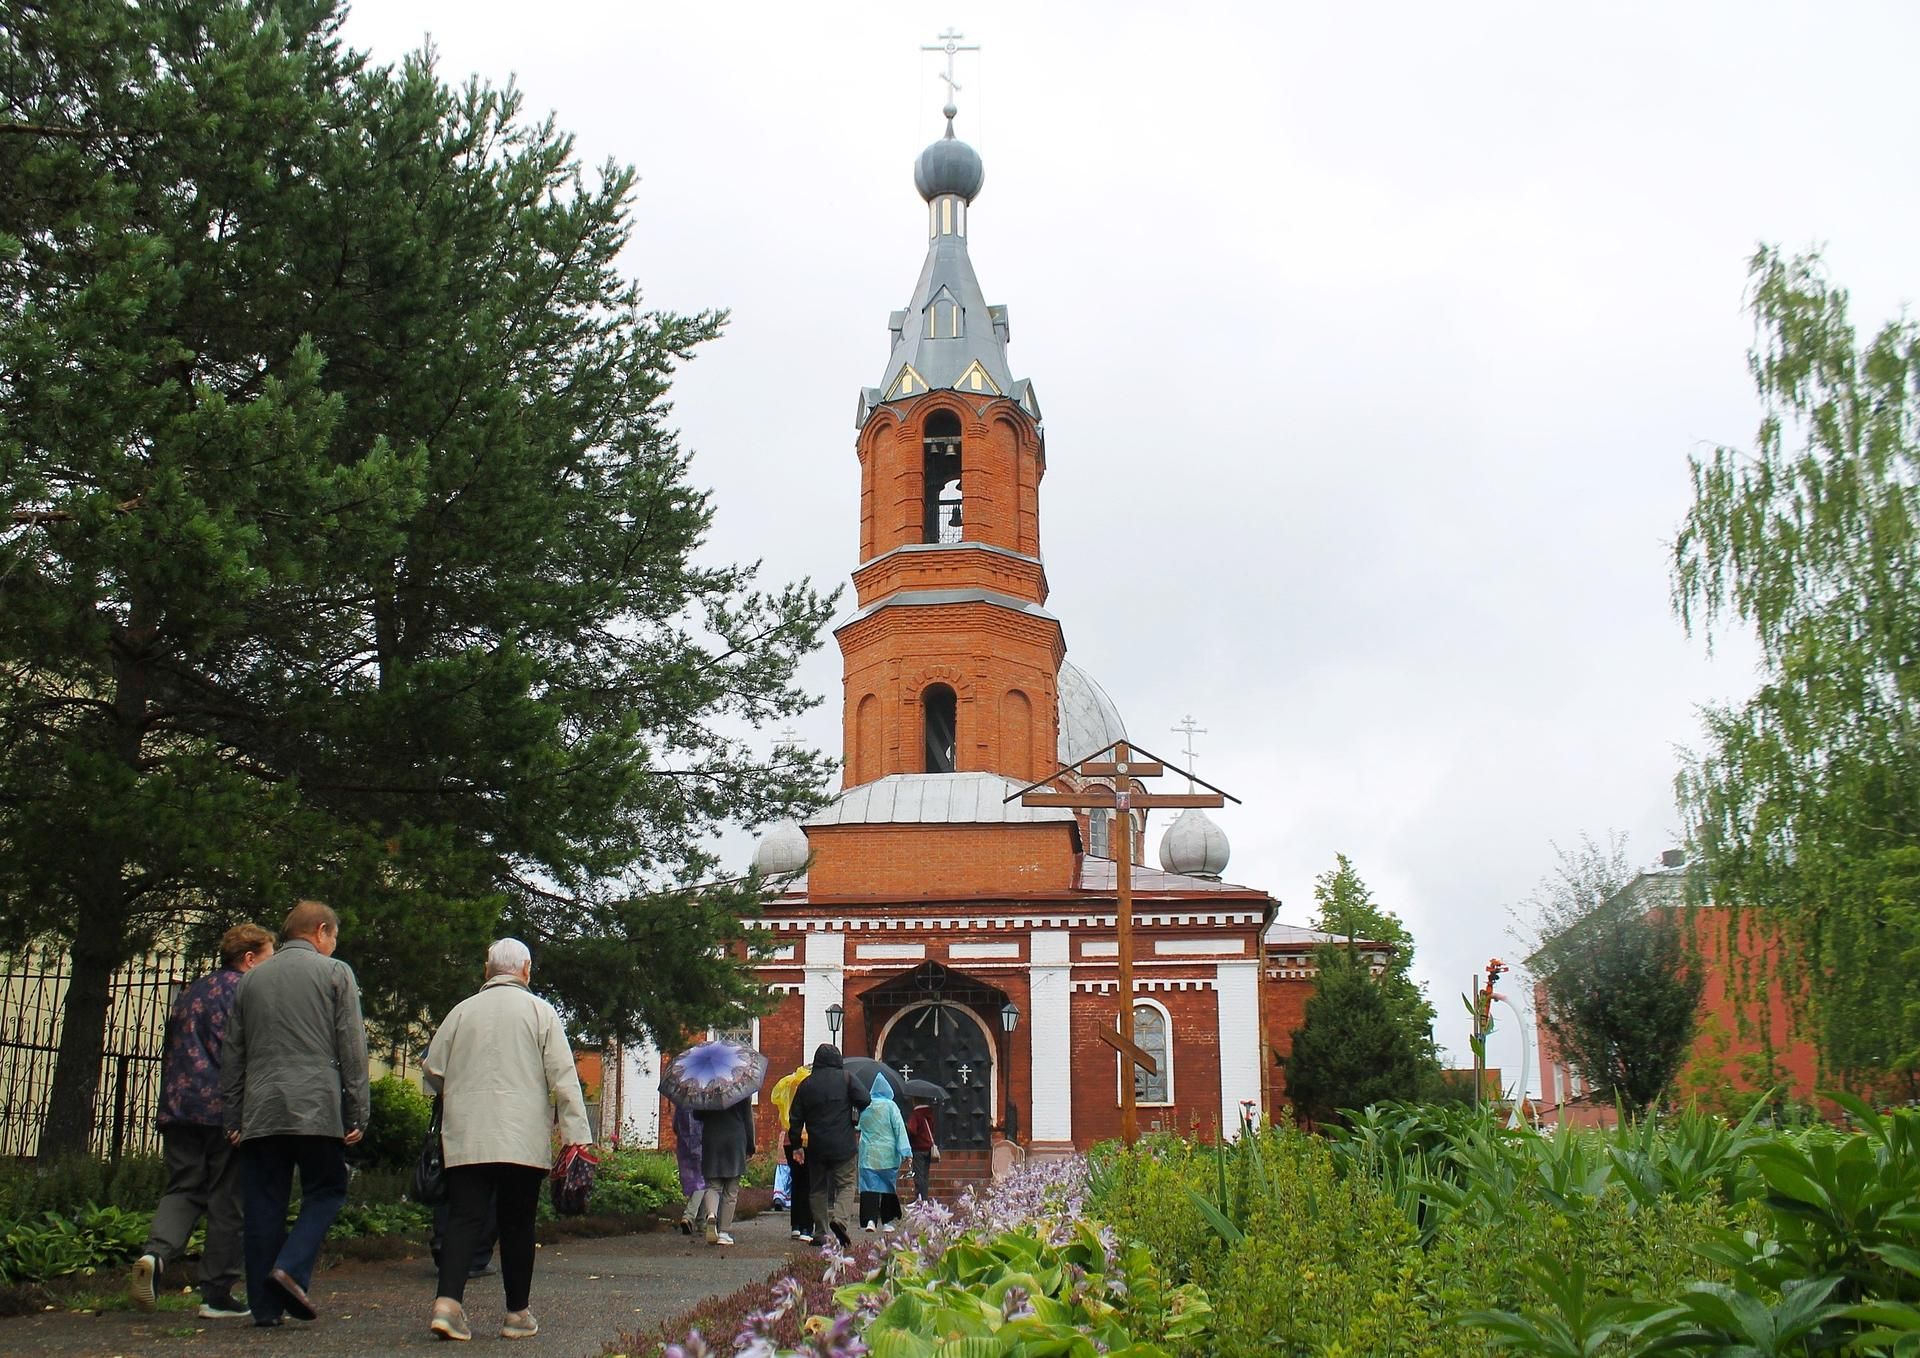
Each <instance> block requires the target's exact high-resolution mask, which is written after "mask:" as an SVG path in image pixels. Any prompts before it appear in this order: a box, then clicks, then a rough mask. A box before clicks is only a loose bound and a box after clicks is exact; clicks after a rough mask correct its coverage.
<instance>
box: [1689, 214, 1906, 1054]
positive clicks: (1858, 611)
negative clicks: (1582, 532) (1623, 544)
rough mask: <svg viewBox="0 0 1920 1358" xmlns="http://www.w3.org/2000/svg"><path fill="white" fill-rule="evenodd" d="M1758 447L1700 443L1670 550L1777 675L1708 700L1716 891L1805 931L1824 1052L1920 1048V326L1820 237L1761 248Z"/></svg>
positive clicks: (1696, 608)
mask: <svg viewBox="0 0 1920 1358" xmlns="http://www.w3.org/2000/svg"><path fill="white" fill-rule="evenodd" d="M1751 278H1752V310H1753V316H1754V322H1755V330H1756V340H1755V343H1754V347H1753V350H1752V353H1751V356H1750V366H1751V368H1752V372H1753V377H1754V383H1755V386H1756V388H1757V389H1758V392H1759V396H1760V401H1761V407H1762V414H1761V420H1760V427H1759V432H1758V435H1757V437H1756V440H1755V443H1754V446H1753V447H1751V448H1731V447H1723V448H1716V449H1715V450H1714V451H1713V453H1712V455H1711V456H1709V457H1705V458H1697V459H1695V460H1694V462H1693V464H1692V465H1693V488H1694V504H1693V508H1692V509H1691V511H1690V512H1689V513H1688V515H1687V518H1686V521H1685V523H1684V525H1683V526H1682V529H1681V531H1680V534H1679V537H1678V538H1677V540H1676V541H1675V543H1674V548H1673V569H1674V575H1673V599H1674V605H1675V608H1676V610H1677V611H1678V613H1679V615H1680V618H1681V620H1682V621H1683V623H1684V624H1685V625H1686V627H1687V628H1688V630H1689V631H1690V632H1691V631H1701V632H1705V633H1706V634H1707V636H1708V638H1709V640H1711V636H1712V630H1713V629H1714V628H1715V627H1716V626H1718V625H1722V624H1726V623H1733V624H1737V625H1740V626H1743V627H1745V628H1748V629H1750V630H1751V632H1752V634H1753V636H1754V637H1755V639H1756V640H1757V641H1758V643H1759V648H1760V655H1761V661H1762V668H1763V675H1764V678H1763V682H1762V684H1761V686H1760V688H1759V690H1758V691H1757V692H1755V693H1754V694H1753V696H1752V697H1750V698H1749V699H1748V700H1747V701H1746V702H1744V703H1742V704H1737V705H1732V706H1727V707H1720V708H1715V709H1712V710H1710V711H1709V712H1708V713H1707V715H1706V738H1705V741H1704V744H1703V747H1702V749H1701V750H1700V751H1699V752H1698V753H1697V754H1696V755H1694V756H1693V757H1691V758H1690V759H1689V761H1688V763H1687V765H1686V767H1685V769H1684V770H1683V772H1682V774H1681V776H1680V779H1679V790H1680V795H1681V799H1682V803H1683V805H1684V806H1685V808H1686V809H1687V811H1688V813H1689V819H1690V822H1691V824H1692V825H1693V827H1694V843H1695V850H1696V854H1697V857H1698V860H1699V862H1700V864H1701V865H1702V867H1703V869H1704V885H1705V888H1706V889H1707V890H1708V891H1710V892H1711V893H1712V896H1713V898H1714V899H1715V900H1716V901H1718V902H1721V903H1724V904H1728V905H1735V906H1751V907H1757V908H1760V909H1762V910H1764V911H1766V912H1767V914H1768V915H1769V916H1770V917H1771V918H1772V919H1773V920H1774V921H1775V922H1776V923H1777V924H1779V925H1780V926H1782V928H1783V930H1784V932H1785V933H1786V935H1787V937H1788V938H1789V939H1790V940H1791V941H1792V942H1793V943H1794V945H1795V947H1794V955H1795V956H1796V957H1797V959H1798V961H1799V964H1800V968H1801V973H1802V979H1803V980H1804V981H1805V982H1806V985H1807V989H1808V992H1809V994H1810V996H1811V999H1812V1001H1813V1005H1812V1012H1813V1014H1814V1015H1815V1016H1816V1018H1817V1031H1818V1035H1819V1043H1820V1047H1821V1051H1822V1055H1823V1059H1824V1061H1825V1063H1826V1064H1827V1065H1828V1067H1829V1068H1830V1069H1832V1070H1834V1071H1835V1072H1836V1073H1837V1074H1839V1075H1840V1076H1841V1077H1842V1078H1844V1079H1850V1080H1866V1081H1873V1080H1875V1079H1877V1078H1880V1077H1882V1076H1884V1075H1885V1074H1886V1073H1888V1072H1900V1073H1903V1074H1904V1075H1905V1076H1906V1078H1907V1081H1908V1083H1909V1089H1910V1090H1911V1089H1912V1088H1913V1084H1914V1073H1915V1070H1916V1066H1917V1065H1920V981H1917V980H1916V978H1915V973H1914V971H1913V969H1912V968H1911V967H1907V966H1903V965H1895V964H1893V963H1892V961H1891V959H1893V958H1896V957H1900V956H1904V955H1913V954H1915V953H1916V951H1920V910H1917V909H1916V902H1915V899H1914V892H1913V887H1912V881H1913V871H1912V867H1911V864H1912V862H1913V861H1914V860H1913V853H1914V851H1915V850H1916V849H1920V665H1916V663H1915V659H1914V658H1915V656H1916V655H1920V443H1917V442H1916V429H1917V426H1920V325H1916V323H1915V322H1913V321H1911V320H1904V319H1903V320H1900V321H1897V322H1893V323H1889V324H1887V325H1885V326H1883V327H1882V328H1881V329H1880V330H1879V331H1878V332H1877V333H1876V334H1875V335H1874V336H1873V337H1872V338H1871V339H1869V340H1867V341H1865V342H1864V343H1862V342H1861V340H1860V339H1859V337H1858V336H1857V335H1856V333H1855V331H1854V328H1853V324H1852V322H1851V320H1850V319H1849V316H1848V299H1847V294H1846V293H1845V291H1843V290H1841V289H1839V288H1837V287H1835V286H1833V284H1832V283H1831V282H1829V281H1828V279H1827V277H1826V274H1825V272H1824V269H1823V267H1822V264H1821V261H1820V260H1819V258H1818V257H1817V256H1810V257H1799V258H1786V257H1783V256H1782V255H1781V254H1780V253H1779V252H1778V251H1776V250H1774V249H1771V248H1763V249H1761V250H1760V251H1759V252H1758V253H1757V254H1756V255H1755V256H1754V259H1753V262H1752V268H1751Z"/></svg>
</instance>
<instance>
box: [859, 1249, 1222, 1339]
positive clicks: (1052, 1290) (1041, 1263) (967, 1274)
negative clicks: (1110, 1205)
mask: <svg viewBox="0 0 1920 1358" xmlns="http://www.w3.org/2000/svg"><path fill="white" fill-rule="evenodd" d="M894 1268H895V1269H896V1270H897V1271H896V1272H895V1273H894V1275H893V1276H892V1277H891V1278H890V1279H889V1280H887V1281H886V1282H885V1283H881V1282H878V1281H875V1282H862V1283H855V1284H853V1285H851V1286H848V1287H843V1288H841V1289H840V1290H839V1291H838V1292H836V1293H835V1294H834V1302H835V1304H836V1305H838V1306H841V1307H845V1308H846V1309H848V1310H851V1311H858V1310H859V1309H860V1308H861V1305H862V1303H863V1302H874V1303H882V1306H881V1309H880V1311H879V1313H878V1314H877V1315H875V1316H874V1318H873V1320H872V1321H871V1322H870V1323H869V1324H868V1325H867V1327H866V1329H865V1331H864V1332H863V1333H862V1336H861V1337H862V1339H863V1340H864V1341H865V1342H866V1344H867V1345H868V1348H869V1350H870V1351H871V1352H872V1353H873V1354H874V1355H875V1358H1023V1355H1039V1354H1052V1355H1061V1358H1094V1355H1096V1354H1100V1353H1106V1354H1109V1355H1113V1356H1114V1358H1169V1356H1170V1355H1171V1354H1173V1353H1176V1352H1185V1351H1199V1352H1207V1351H1210V1344H1209V1342H1208V1341H1209V1338H1210V1334H1211V1329H1212V1319H1213V1316H1212V1308H1211V1307H1210V1306H1209V1305H1208V1303H1207V1298H1206V1294H1205V1293H1204V1292H1202V1291H1201V1290H1200V1289H1199V1288H1198V1287H1196V1286H1194V1285H1193V1284H1191V1283H1188V1284H1183V1285H1181V1286H1178V1287H1168V1286H1166V1285H1165V1283H1164V1282H1163V1281H1162V1278H1161V1273H1160V1270H1159V1269H1158V1268H1157V1267H1156V1265H1155V1263H1154V1260H1153V1256H1152V1255H1151V1254H1150V1253H1149V1252H1148V1250H1147V1249H1146V1248H1145V1247H1144V1246H1142V1245H1138V1244H1135V1245H1131V1246H1125V1247H1121V1248H1119V1249H1117V1250H1114V1251H1111V1252H1110V1251H1109V1249H1108V1246H1107V1244H1106V1243H1105V1242H1103V1241H1102V1239H1101V1236H1100V1232H1099V1231H1098V1230H1097V1229H1096V1228H1095V1227H1094V1226H1093V1225H1092V1224H1090V1223H1087V1222H1081V1223H1080V1224H1079V1225H1077V1226H1076V1227H1075V1228H1074V1229H1073V1231H1072V1234H1071V1235H1070V1236H1069V1237H1068V1239H1067V1240H1066V1242H1065V1243H1063V1244H1056V1243H1052V1242H1050V1241H1049V1240H1048V1239H1047V1238H1045V1237H1044V1236H1043V1235H1042V1234H1041V1233H1040V1232H1039V1231H1038V1230H1036V1229H1034V1228H1031V1227H1027V1228H1022V1229H1019V1230H1015V1231H1008V1232H1006V1233H1004V1234H1002V1235H999V1236H997V1237H995V1238H994V1239H992V1240H989V1241H978V1240H972V1239H963V1240H961V1241H959V1242H957V1243H955V1244H953V1245H950V1246H948V1247H947V1249H946V1250H945V1251H944V1252H943V1253H942V1254H941V1255H940V1257H939V1259H937V1260H936V1261H935V1262H934V1263H933V1264H932V1265H931V1266H928V1267H925V1268H922V1267H920V1266H918V1265H917V1263H915V1262H914V1261H913V1257H912V1256H911V1255H906V1254H896V1255H895V1256H894Z"/></svg>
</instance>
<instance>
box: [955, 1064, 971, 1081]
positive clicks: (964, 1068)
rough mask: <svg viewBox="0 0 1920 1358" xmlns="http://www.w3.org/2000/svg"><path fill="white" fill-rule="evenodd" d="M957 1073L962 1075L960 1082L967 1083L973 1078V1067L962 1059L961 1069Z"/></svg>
mask: <svg viewBox="0 0 1920 1358" xmlns="http://www.w3.org/2000/svg"><path fill="white" fill-rule="evenodd" d="M955 1073H956V1074H958V1075H959V1076H960V1083H961V1084H965V1083H966V1082H967V1081H968V1080H971V1079H972V1078H973V1067H972V1066H970V1065H968V1064H967V1063H966V1062H965V1061H962V1062H961V1063H960V1069H959V1070H958V1071H957V1072H955Z"/></svg>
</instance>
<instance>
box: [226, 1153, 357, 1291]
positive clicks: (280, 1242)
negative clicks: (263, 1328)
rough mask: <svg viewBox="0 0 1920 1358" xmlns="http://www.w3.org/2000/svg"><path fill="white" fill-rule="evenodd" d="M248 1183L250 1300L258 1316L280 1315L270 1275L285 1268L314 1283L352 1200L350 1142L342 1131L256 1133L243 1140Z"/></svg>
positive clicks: (243, 1168) (242, 1158)
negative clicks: (296, 1199)
mask: <svg viewBox="0 0 1920 1358" xmlns="http://www.w3.org/2000/svg"><path fill="white" fill-rule="evenodd" d="M240 1168H241V1173H242V1177H243V1179H244V1180H245V1183H246V1209H245V1222H246V1230H245V1235H246V1259H247V1305H248V1306H249V1307H251V1308H252V1310H253V1318H254V1319H255V1320H257V1321H261V1320H263V1321H266V1322H268V1323H272V1322H273V1321H276V1320H278V1319H280V1317H281V1315H282V1314H283V1308H282V1307H281V1305H280V1298H279V1294H277V1293H275V1292H272V1291H269V1290H268V1288H267V1274H269V1273H271V1272H273V1270H274V1269H276V1268H281V1269H285V1270H286V1271H287V1273H288V1274H289V1275H290V1276H291V1277H292V1278H293V1280H294V1281H295V1282H297V1283H299V1284H300V1286H301V1287H303V1288H308V1287H312V1286H313V1266H314V1264H315V1263H317V1262H318V1261H319V1258H320V1247H321V1246H322V1245H324V1244H325V1243H326V1239H327V1228H328V1227H329V1226H331V1225H333V1219H334V1218H335V1217H337V1216H339V1215H340V1209H341V1207H342V1206H344V1205H345V1204H346V1201H347V1147H346V1143H344V1142H343V1141H341V1139H340V1138H339V1137H337V1136H256V1137H254V1138H253V1139H252V1140H250V1141H242V1142H241V1143H240ZM295 1170H298V1171H299V1172H300V1215H299V1216H298V1217H296V1218H295V1219H294V1223H293V1229H291V1230H289V1229H287V1203H288V1202H289V1201H290V1200H291V1199H292V1197H293V1174H294V1171H295Z"/></svg>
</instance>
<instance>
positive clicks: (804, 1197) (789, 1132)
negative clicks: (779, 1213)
mask: <svg viewBox="0 0 1920 1358" xmlns="http://www.w3.org/2000/svg"><path fill="white" fill-rule="evenodd" d="M811 1074H813V1067H811V1066H795V1067H794V1068H793V1072H792V1073H791V1074H789V1075H784V1076H782V1077H781V1078H780V1079H779V1080H778V1081H776V1082H775V1084H774V1086H773V1111H774V1112H775V1113H777V1114H779V1116H780V1133H781V1135H780V1143H781V1144H780V1150H781V1154H782V1155H783V1156H784V1157H785V1159H786V1162H787V1194H788V1197H787V1226H788V1227H789V1228H790V1229H791V1232H792V1234H793V1238H794V1239H795V1240H810V1239H812V1238H813V1230H814V1227H813V1200H812V1198H811V1197H810V1196H809V1195H808V1192H807V1166H806V1162H805V1157H802V1158H801V1159H799V1160H796V1159H795V1158H794V1154H793V1153H794V1151H795V1150H796V1149H798V1148H799V1145H800V1143H799V1141H798V1140H797V1139H796V1138H795V1136H794V1134H793V1095H794V1092H795V1091H796V1090H798V1089H799V1088H800V1084H801V1082H802V1081H803V1080H805V1079H806V1078H807V1076H809V1075H811Z"/></svg>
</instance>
